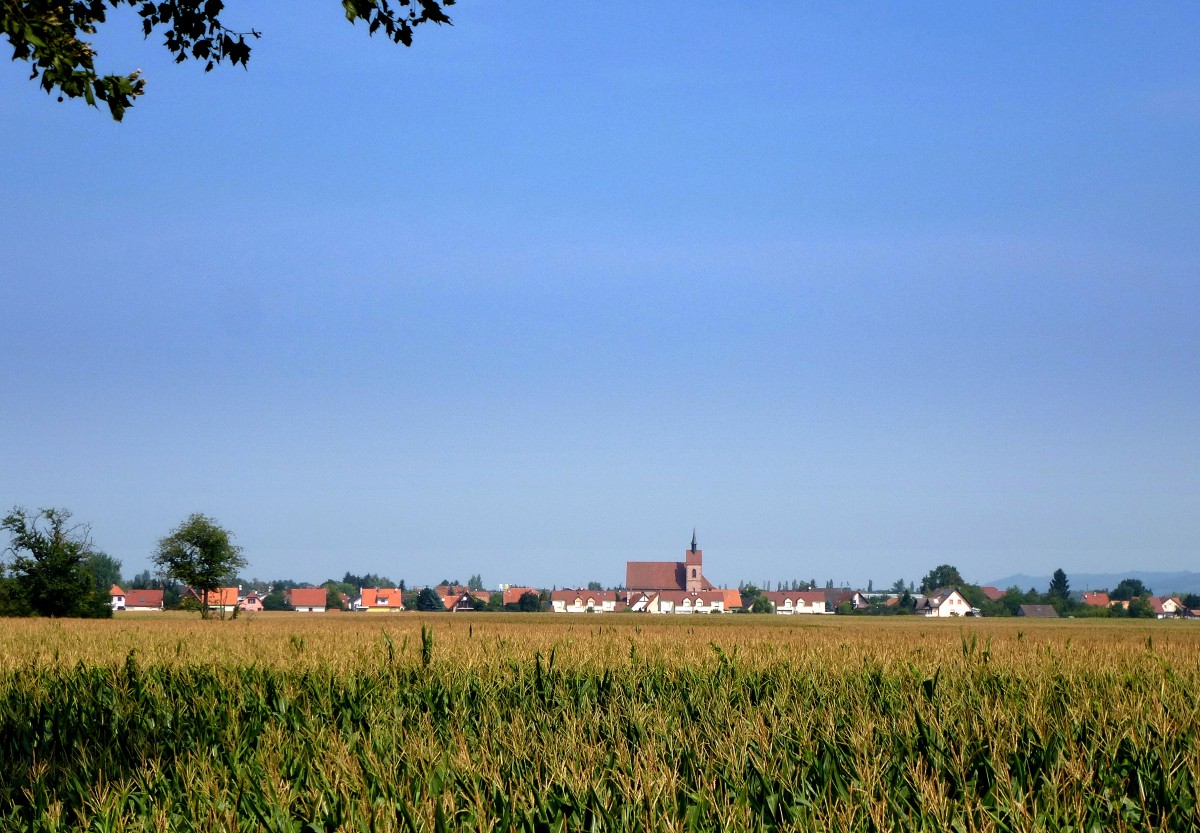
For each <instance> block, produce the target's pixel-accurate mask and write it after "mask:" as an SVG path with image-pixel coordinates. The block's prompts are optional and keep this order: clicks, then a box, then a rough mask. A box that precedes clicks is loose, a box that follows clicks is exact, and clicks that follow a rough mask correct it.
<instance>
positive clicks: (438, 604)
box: [416, 587, 446, 610]
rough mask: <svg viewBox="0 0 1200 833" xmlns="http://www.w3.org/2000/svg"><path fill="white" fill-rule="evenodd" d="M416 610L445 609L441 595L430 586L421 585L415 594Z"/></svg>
mask: <svg viewBox="0 0 1200 833" xmlns="http://www.w3.org/2000/svg"><path fill="white" fill-rule="evenodd" d="M416 607H417V610H445V609H446V605H445V604H443V603H442V597H441V596H439V595H438V594H437V591H436V590H434V589H433V588H432V587H423V588H421V592H420V593H418V594H417V605H416Z"/></svg>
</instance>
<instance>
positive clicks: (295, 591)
mask: <svg viewBox="0 0 1200 833" xmlns="http://www.w3.org/2000/svg"><path fill="white" fill-rule="evenodd" d="M327 597H328V593H327V592H326V590H325V588H324V587H293V588H291V589H290V590H284V591H283V600H284V601H285V602H287V603H288V604H289V605H291V606H292V610H298V611H300V612H301V613H324V612H325V604H326V602H327Z"/></svg>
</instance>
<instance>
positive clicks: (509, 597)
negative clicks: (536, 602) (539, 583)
mask: <svg viewBox="0 0 1200 833" xmlns="http://www.w3.org/2000/svg"><path fill="white" fill-rule="evenodd" d="M526 593H532V594H533V595H535V596H536V595H538V591H537V589H536V588H534V587H509V588H508V589H507V590H505V591H504V603H505V604H506V605H514V604H516V603H517V602H519V601H521V597H522V596H524V595H525V594H526Z"/></svg>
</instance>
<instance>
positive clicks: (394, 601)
mask: <svg viewBox="0 0 1200 833" xmlns="http://www.w3.org/2000/svg"><path fill="white" fill-rule="evenodd" d="M359 594H360V595H361V596H362V606H363V607H386V608H389V609H395V610H400V609H401V608H403V607H404V604H403V602H402V601H401V599H400V591H399V590H398V589H396V588H394V587H364V588H362V589H361V590H360V591H359Z"/></svg>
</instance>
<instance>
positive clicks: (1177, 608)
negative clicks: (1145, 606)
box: [1146, 596, 1187, 619]
mask: <svg viewBox="0 0 1200 833" xmlns="http://www.w3.org/2000/svg"><path fill="white" fill-rule="evenodd" d="M1146 601H1148V602H1149V603H1150V609H1151V610H1153V611H1154V616H1155V618H1157V619H1174V618H1175V617H1176V616H1182V615H1183V614H1184V611H1185V610H1186V609H1187V608H1185V607H1184V606H1183V602H1182V601H1180V600H1179V599H1177V598H1175V597H1173V596H1171V597H1165V596H1164V597H1159V596H1151V597H1150V598H1148V599H1147V600H1146Z"/></svg>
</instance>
